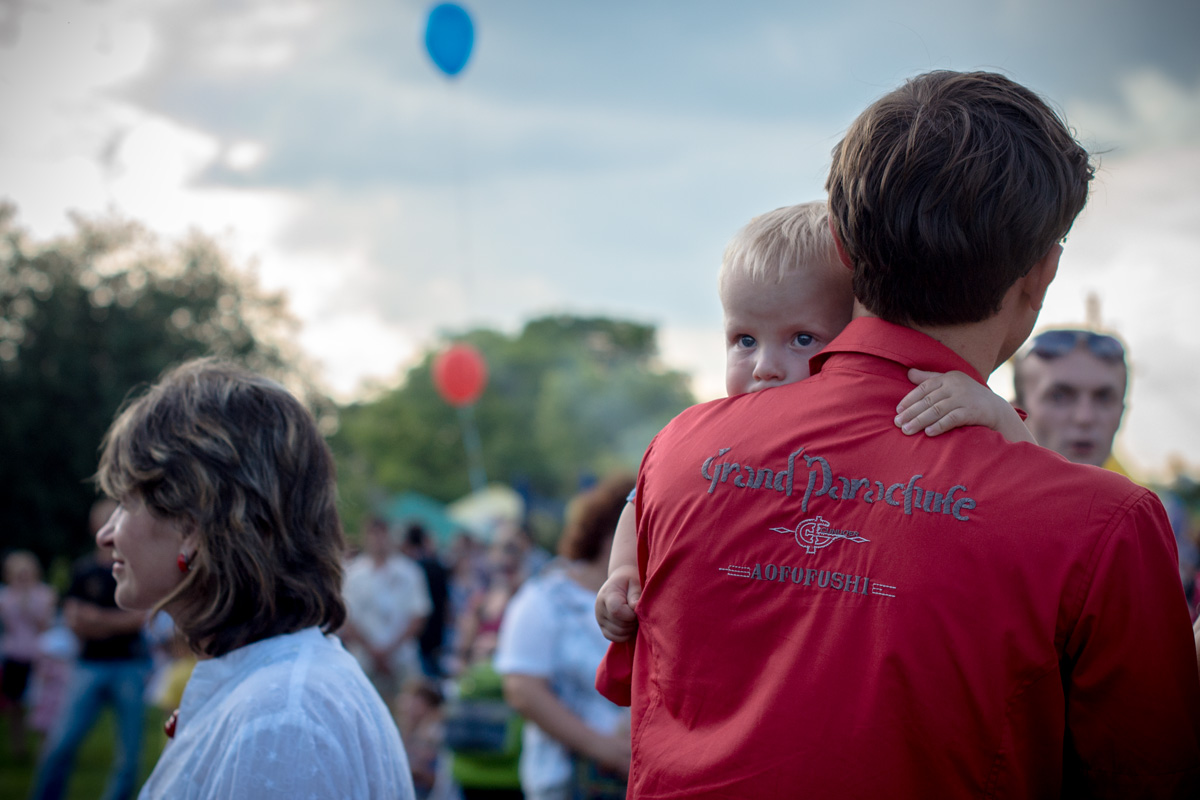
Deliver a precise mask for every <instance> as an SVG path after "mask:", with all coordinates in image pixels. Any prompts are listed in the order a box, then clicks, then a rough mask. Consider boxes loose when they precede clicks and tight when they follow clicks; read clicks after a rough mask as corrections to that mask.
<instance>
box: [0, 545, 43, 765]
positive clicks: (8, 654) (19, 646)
mask: <svg viewBox="0 0 1200 800" xmlns="http://www.w3.org/2000/svg"><path fill="white" fill-rule="evenodd" d="M4 583H5V585H4V586H3V587H0V627H2V628H3V630H4V635H3V636H0V673H2V674H0V693H2V694H3V699H2V700H0V702H2V703H3V704H4V706H5V716H6V717H7V718H8V743H9V745H8V746H9V750H10V751H11V752H12V754H13V757H14V758H16V759H17V760H18V761H23V760H25V759H26V758H28V757H29V746H28V743H27V741H26V739H27V733H26V726H25V701H26V692H27V690H28V688H29V683H30V681H29V678H30V675H31V674H32V672H33V666H34V663H35V662H36V661H37V658H38V637H39V636H40V635H41V634H42V632H43V631H45V630H48V629H49V628H50V626H51V624H53V622H54V610H55V603H56V601H57V597H56V594H55V591H54V590H53V589H52V588H50V587H49V586H48V585H46V584H45V583H42V567H41V565H40V564H39V563H38V560H37V557H36V556H34V554H33V553H31V552H29V551H28V550H14V551H13V552H11V553H9V554H8V556H7V557H5V559H4Z"/></svg>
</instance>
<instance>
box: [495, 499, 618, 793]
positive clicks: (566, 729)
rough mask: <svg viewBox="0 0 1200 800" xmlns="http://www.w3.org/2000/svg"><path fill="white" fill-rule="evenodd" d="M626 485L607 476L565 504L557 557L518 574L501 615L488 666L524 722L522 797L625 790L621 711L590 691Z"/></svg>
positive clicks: (602, 642) (600, 651) (604, 645)
mask: <svg viewBox="0 0 1200 800" xmlns="http://www.w3.org/2000/svg"><path fill="white" fill-rule="evenodd" d="M633 484H634V480H633V477H632V476H626V475H621V476H615V477H611V478H609V479H607V480H605V481H602V482H601V483H600V484H598V485H597V486H596V487H594V488H592V489H591V490H589V491H587V492H584V493H583V494H581V495H579V496H577V497H576V498H575V499H574V500H573V501H572V502H571V504H570V506H569V507H568V509H567V524H566V528H565V529H564V531H563V535H562V538H561V539H560V540H559V545H558V552H559V556H560V558H559V560H558V561H557V562H555V563H553V564H551V565H548V566H547V567H546V568H545V569H544V570H543V571H542V573H541V574H539V575H538V576H537V577H535V578H531V579H530V580H527V581H526V582H525V584H524V585H523V586H522V587H521V589H520V591H518V592H517V594H516V596H514V597H513V599H512V602H511V603H510V604H509V606H508V610H507V611H506V612H505V615H504V621H503V623H501V626H500V642H499V647H498V649H497V651H496V671H497V672H499V673H501V674H502V675H503V676H504V697H505V699H506V700H507V701H508V702H509V704H510V705H511V706H512V707H513V708H514V709H516V710H517V712H518V713H520V714H521V715H522V716H523V717H525V719H526V720H527V722H528V723H529V724H526V725H525V728H524V732H523V736H524V741H523V747H522V750H521V763H520V775H521V789H522V790H523V791H524V794H525V798H526V800H567V799H568V798H570V797H572V796H573V795H574V796H589V797H594V796H598V794H597V792H598V791H600V790H601V787H603V790H604V791H607V792H609V793H613V794H615V795H616V796H620V797H624V781H623V779H624V777H625V776H626V775H627V774H628V773H629V752H630V750H629V731H628V726H627V724H626V723H627V721H628V717H627V715H626V712H625V711H624V709H621V708H619V707H617V706H615V705H613V704H612V703H611V702H609V701H608V700H606V699H605V698H604V697H602V696H601V695H600V693H599V692H597V691H596V687H595V682H596V668H597V667H598V666H599V665H600V661H601V659H602V658H604V653H605V651H606V650H607V649H608V640H607V639H605V638H604V635H603V634H602V633H601V632H600V626H599V625H598V624H597V623H596V615H595V603H596V592H597V590H599V588H600V585H601V584H603V583H604V580H605V578H606V577H607V575H608V557H609V552H610V551H611V549H612V539H613V534H614V532H615V531H616V528H617V519H618V518H619V517H620V515H621V510H622V509H623V508H624V507H625V498H626V497H627V496H628V495H629V491H630V489H632V488H633Z"/></svg>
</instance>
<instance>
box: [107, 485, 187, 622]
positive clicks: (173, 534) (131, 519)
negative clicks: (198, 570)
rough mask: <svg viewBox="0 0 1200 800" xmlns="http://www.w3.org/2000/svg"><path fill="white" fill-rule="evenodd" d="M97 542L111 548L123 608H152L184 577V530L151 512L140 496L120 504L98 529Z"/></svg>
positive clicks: (113, 567)
mask: <svg viewBox="0 0 1200 800" xmlns="http://www.w3.org/2000/svg"><path fill="white" fill-rule="evenodd" d="M96 544H98V545H99V546H100V547H104V548H111V549H112V555H113V565H112V572H113V577H114V578H116V580H117V598H116V599H117V605H118V606H120V607H121V608H124V609H126V610H131V611H144V610H147V609H149V608H152V607H153V606H154V604H155V603H157V602H158V601H160V600H162V599H163V598H164V597H166V596H167V595H168V594H170V592H171V591H172V590H173V589H174V588H175V587H176V586H178V585H179V583H180V581H182V580H183V573H182V572H180V570H179V565H178V563H177V562H178V558H179V555H180V553H181V552H183V549H184V536H183V531H182V530H181V529H180V527H179V526H178V525H177V524H176V523H174V522H171V521H169V520H165V519H161V518H159V517H157V516H155V515H153V514H151V513H150V510H149V509H148V508H146V504H145V503H143V502H142V500H141V498H137V497H130V498H126V499H124V500H123V501H122V502H121V504H120V505H119V506H117V509H116V510H115V511H114V512H113V513H112V516H111V517H109V518H108V522H106V523H104V527H102V528H101V529H100V530H99V532H97V533H96Z"/></svg>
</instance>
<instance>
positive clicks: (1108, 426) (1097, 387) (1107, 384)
mask: <svg viewBox="0 0 1200 800" xmlns="http://www.w3.org/2000/svg"><path fill="white" fill-rule="evenodd" d="M1128 378H1129V371H1128V369H1127V367H1126V365H1125V348H1124V347H1122V345H1121V342H1120V341H1119V340H1118V339H1117V338H1116V337H1114V336H1110V335H1108V334H1105V333H1094V332H1092V331H1084V330H1068V329H1058V330H1049V331H1045V332H1043V333H1040V334H1038V335H1037V336H1035V337H1034V338H1033V339H1032V340H1031V341H1030V343H1029V345H1028V346H1026V348H1025V349H1024V350H1023V351H1022V352H1021V353H1020V354H1019V355H1018V356H1017V358H1016V359H1015V360H1014V363H1013V384H1014V386H1015V389H1016V404H1017V405H1018V406H1020V407H1021V408H1023V409H1025V413H1026V414H1028V417H1027V418H1026V419H1025V424H1026V425H1028V426H1029V430H1030V432H1032V433H1033V436H1034V438H1035V439H1037V442H1038V444H1040V445H1041V446H1042V447H1048V448H1049V449H1051V450H1053V451H1054V452H1056V453H1058V454H1059V455H1061V456H1063V457H1064V458H1066V459H1067V460H1068V461H1073V462H1075V463H1076V464H1091V465H1092V466H1096V467H1103V466H1106V465H1107V466H1109V467H1110V468H1112V467H1115V466H1116V463H1115V461H1113V460H1112V444H1113V437H1114V436H1116V433H1117V428H1118V427H1120V425H1121V415H1122V414H1124V413H1125V387H1126V385H1127V383H1128ZM1116 471H1118V472H1121V471H1122V470H1120V469H1117V470H1116Z"/></svg>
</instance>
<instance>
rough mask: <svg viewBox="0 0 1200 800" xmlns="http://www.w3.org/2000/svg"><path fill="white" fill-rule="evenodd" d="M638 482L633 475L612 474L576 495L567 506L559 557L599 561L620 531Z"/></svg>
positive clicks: (559, 544) (559, 542) (559, 541)
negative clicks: (628, 503)
mask: <svg viewBox="0 0 1200 800" xmlns="http://www.w3.org/2000/svg"><path fill="white" fill-rule="evenodd" d="M635 482H636V481H635V479H634V477H633V475H628V474H624V473H621V474H615V475H610V476H609V477H607V478H605V479H604V480H602V481H600V483H598V484H596V485H595V486H593V487H592V488H591V489H588V490H587V491H585V492H582V493H581V494H578V495H576V496H575V497H574V498H573V499H572V500H571V502H570V503H569V504H568V505H567V522H566V526H565V527H564V528H563V534H562V538H560V539H559V540H558V554H559V555H560V556H562V557H563V558H567V559H570V560H572V561H595V560H596V558H597V557H599V556H600V555H601V554H602V553H603V551H604V542H605V540H606V539H610V538H612V536H613V534H614V533H616V532H617V520H618V519H620V518H621V511H622V510H623V509H624V508H625V498H626V497H628V496H629V492H630V491H632V490H633V486H634V483H635Z"/></svg>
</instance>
